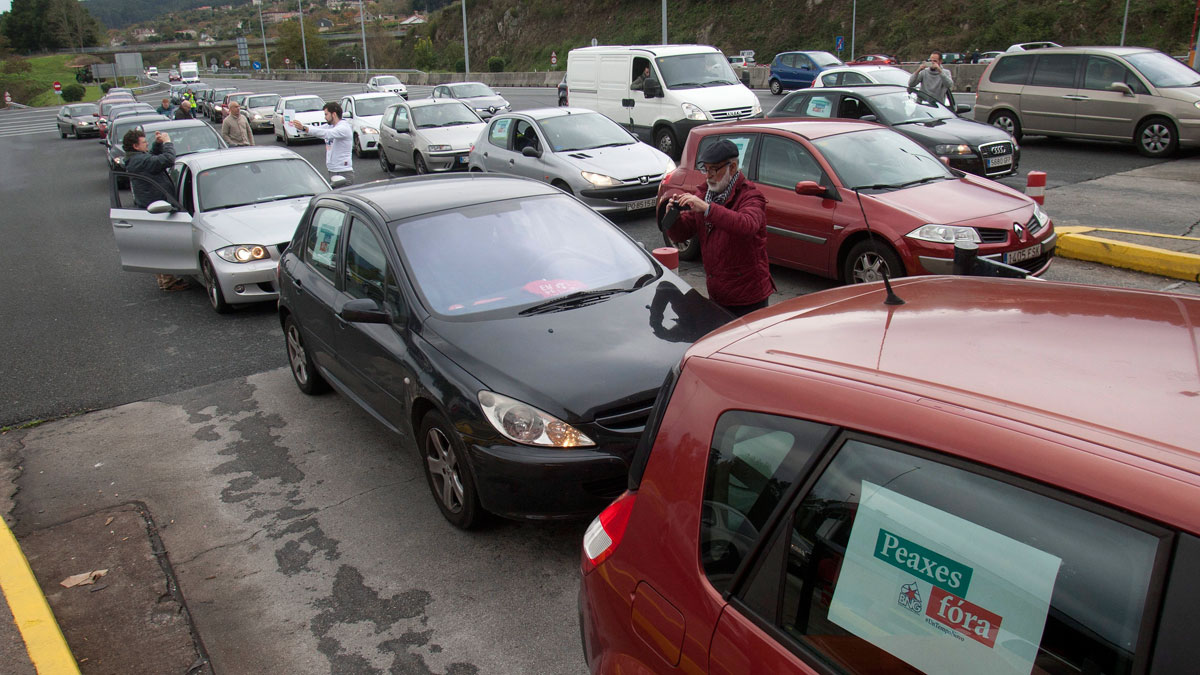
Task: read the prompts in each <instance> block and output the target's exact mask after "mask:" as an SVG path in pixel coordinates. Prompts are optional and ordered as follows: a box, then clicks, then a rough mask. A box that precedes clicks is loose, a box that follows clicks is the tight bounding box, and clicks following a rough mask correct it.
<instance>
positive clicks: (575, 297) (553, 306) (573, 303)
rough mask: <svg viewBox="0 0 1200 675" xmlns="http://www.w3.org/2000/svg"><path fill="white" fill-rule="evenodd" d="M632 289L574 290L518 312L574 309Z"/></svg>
mask: <svg viewBox="0 0 1200 675" xmlns="http://www.w3.org/2000/svg"><path fill="white" fill-rule="evenodd" d="M631 290H633V289H628V288H601V289H597V290H592V291H576V292H574V293H568V294H567V295H564V296H562V297H558V298H553V299H551V300H547V301H546V302H543V303H539V304H537V305H534V306H533V307H527V308H526V309H523V310H521V311H520V312H518V314H519V315H520V316H530V315H532V314H545V313H546V312H559V311H562V310H566V309H574V308H576V307H582V306H584V305H588V304H591V303H592V302H595V301H598V300H604V299H606V298H608V297H611V296H614V295H619V294H621V293H629V292H630V291H631Z"/></svg>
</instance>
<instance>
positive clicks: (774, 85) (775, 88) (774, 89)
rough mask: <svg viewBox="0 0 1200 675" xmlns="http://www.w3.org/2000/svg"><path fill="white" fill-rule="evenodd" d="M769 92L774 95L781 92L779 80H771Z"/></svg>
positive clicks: (781, 86) (781, 87)
mask: <svg viewBox="0 0 1200 675" xmlns="http://www.w3.org/2000/svg"><path fill="white" fill-rule="evenodd" d="M771 93H772V94H775V95H776V96H779V95H780V94H782V93H783V85H782V84H780V83H779V80H771Z"/></svg>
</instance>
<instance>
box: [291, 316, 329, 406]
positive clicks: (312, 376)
mask: <svg viewBox="0 0 1200 675" xmlns="http://www.w3.org/2000/svg"><path fill="white" fill-rule="evenodd" d="M283 337H284V340H285V341H286V342H287V353H288V364H289V365H290V367H291V369H292V378H293V379H295V380H296V386H297V387H299V388H300V391H302V392H304V393H305V394H308V395H309V396H316V395H317V394H323V393H325V392H327V391H329V383H328V382H326V381H325V378H324V377H321V373H319V372H318V371H317V367H316V364H315V363H313V360H312V356H310V355H309V353H308V350H307V349H305V347H304V337H303V336H302V335H301V334H300V326H298V325H296V321H295V320H294V319H292V317H291V315H288V317H287V318H286V319H284V320H283Z"/></svg>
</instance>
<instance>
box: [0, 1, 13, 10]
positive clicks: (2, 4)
mask: <svg viewBox="0 0 1200 675" xmlns="http://www.w3.org/2000/svg"><path fill="white" fill-rule="evenodd" d="M10 9H12V0H0V12H7V11H8V10H10Z"/></svg>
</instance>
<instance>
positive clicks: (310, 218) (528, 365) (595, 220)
mask: <svg viewBox="0 0 1200 675" xmlns="http://www.w3.org/2000/svg"><path fill="white" fill-rule="evenodd" d="M278 274H279V318H280V322H281V324H282V326H283V331H284V334H285V337H286V343H287V350H288V358H289V362H290V364H291V369H292V374H293V375H294V376H295V379H296V383H297V385H299V387H300V389H301V390H302V391H304V392H305V393H309V394H315V393H318V392H320V391H322V390H324V389H326V388H327V387H328V386H330V385H332V387H333V388H334V389H336V390H338V391H339V392H341V393H343V394H344V395H346V396H347V397H349V398H350V399H352V400H353V401H354V402H355V403H357V404H359V405H360V406H362V407H363V408H364V409H365V410H367V412H369V413H370V414H371V415H372V416H374V417H375V418H376V419H377V420H379V421H380V422H381V423H382V424H384V425H385V426H387V427H388V428H390V429H392V430H393V431H395V432H397V433H399V434H401V435H403V436H410V437H411V438H412V439H413V440H414V441H415V445H416V446H417V448H418V451H419V453H420V456H421V461H422V464H423V466H424V469H425V475H426V478H427V479H428V481H429V487H430V490H431V491H432V492H433V496H434V499H435V500H436V501H437V504H438V506H439V508H440V509H441V511H442V513H443V515H445V517H446V518H447V520H449V521H450V522H451V523H453V524H454V525H456V526H458V527H460V528H464V529H466V528H470V527H472V526H473V525H476V524H477V523H479V522H480V520H481V518H482V517H483V516H485V514H487V513H494V514H498V515H502V516H506V517H511V518H559V517H573V516H582V515H594V514H595V513H598V512H599V511H600V510H601V509H602V508H604V506H605V505H607V504H608V503H609V502H610V501H611V500H612V499H613V498H614V497H615V496H617V495H618V494H620V493H621V491H622V490H623V489H624V487H625V483H626V476H627V473H628V466H629V461H630V458H631V457H632V455H633V452H634V448H635V446H636V444H637V440H638V438H639V436H640V434H641V432H642V429H643V427H644V426H645V424H646V420H647V418H648V415H649V412H650V408H651V407H652V405H653V403H654V399H655V396H656V395H657V393H658V390H659V388H660V386H661V384H662V382H663V379H664V378H665V377H666V375H667V373H668V371H669V370H670V369H671V367H672V366H673V365H675V364H676V363H678V362H679V359H680V358H681V357H682V356H683V353H684V351H685V350H686V349H687V348H688V346H689V345H690V344H691V343H692V342H693V341H694V340H696V339H697V338H699V337H701V336H702V335H704V334H706V333H708V332H709V331H711V330H713V329H714V328H717V327H718V326H720V325H722V324H724V323H725V322H726V321H728V320H729V319H730V317H729V315H728V314H727V313H725V311H724V310H722V309H720V308H718V307H717V306H716V305H713V304H711V303H710V302H709V301H708V300H707V299H705V298H704V297H703V296H701V295H700V294H699V293H697V292H696V291H695V290H693V289H692V288H691V287H689V286H688V285H687V283H686V282H684V281H683V280H681V279H680V278H679V277H677V276H676V275H675V274H674V273H672V272H671V271H669V270H667V269H665V268H663V267H662V266H661V265H659V264H658V262H657V261H655V260H654V259H653V258H652V257H651V256H650V255H649V254H648V253H647V252H646V251H645V249H644V248H643V247H642V246H640V245H638V244H637V243H636V242H634V241H632V240H631V239H630V238H629V237H628V236H627V235H625V234H624V233H623V232H621V231H620V230H619V229H617V228H616V227H615V226H614V225H612V223H610V222H609V221H607V220H606V219H604V218H603V217H601V216H598V215H596V213H595V212H593V211H592V210H591V209H589V208H588V207H587V206H584V205H583V204H581V203H580V202H579V201H577V200H576V199H575V198H574V197H571V196H570V195H567V194H565V193H563V192H562V191H560V190H558V189H557V188H554V187H551V186H549V185H545V184H543V183H539V182H535V181H532V180H528V179H523V178H514V177H506V176H493V175H471V176H421V177H415V178H407V179H398V180H393V181H389V182H377V183H371V184H367V185H362V186H356V187H354V188H350V189H346V190H338V191H337V192H330V193H326V194H323V195H318V196H317V197H314V198H313V200H312V202H311V203H310V204H309V207H308V210H307V211H306V212H305V215H304V216H303V218H302V219H301V222H300V225H299V227H298V228H297V230H296V235H295V237H294V238H293V240H292V242H291V244H290V245H289V247H288V248H287V252H286V253H285V255H284V256H283V259H282V260H281V261H280V265H279V273H278Z"/></svg>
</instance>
